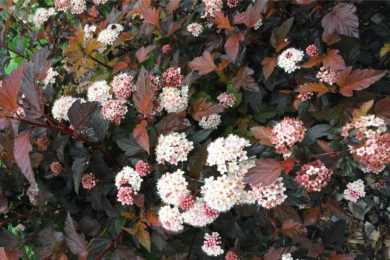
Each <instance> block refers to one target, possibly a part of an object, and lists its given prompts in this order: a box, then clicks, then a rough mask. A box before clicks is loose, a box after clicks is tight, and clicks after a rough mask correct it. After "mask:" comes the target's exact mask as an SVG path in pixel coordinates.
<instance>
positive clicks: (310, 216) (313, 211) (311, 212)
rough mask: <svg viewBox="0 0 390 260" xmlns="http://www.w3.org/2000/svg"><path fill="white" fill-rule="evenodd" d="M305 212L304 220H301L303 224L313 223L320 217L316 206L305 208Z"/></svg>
mask: <svg viewBox="0 0 390 260" xmlns="http://www.w3.org/2000/svg"><path fill="white" fill-rule="evenodd" d="M305 214H306V216H305V220H304V221H303V225H305V226H310V225H314V224H315V223H317V221H318V220H319V219H320V210H319V208H317V207H316V208H310V209H306V210H305Z"/></svg>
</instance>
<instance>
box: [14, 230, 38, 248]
mask: <svg viewBox="0 0 390 260" xmlns="http://www.w3.org/2000/svg"><path fill="white" fill-rule="evenodd" d="M39 233H40V232H37V233H36V234H35V235H33V236H31V237H29V238H28V239H26V241H25V242H24V243H23V245H21V246H20V247H19V249H22V248H23V247H24V246H25V245H27V244H28V243H30V242H31V241H32V240H34V239H35V238H36V237H37V236H38V235H39Z"/></svg>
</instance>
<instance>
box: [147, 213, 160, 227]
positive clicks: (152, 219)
mask: <svg viewBox="0 0 390 260" xmlns="http://www.w3.org/2000/svg"><path fill="white" fill-rule="evenodd" d="M146 223H148V226H149V227H150V226H157V227H161V226H162V224H161V222H160V220H159V219H158V217H156V215H154V212H153V211H149V210H148V214H147V215H146Z"/></svg>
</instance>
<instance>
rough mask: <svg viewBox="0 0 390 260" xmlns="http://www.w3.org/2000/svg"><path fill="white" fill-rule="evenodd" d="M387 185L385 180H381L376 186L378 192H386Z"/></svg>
mask: <svg viewBox="0 0 390 260" xmlns="http://www.w3.org/2000/svg"><path fill="white" fill-rule="evenodd" d="M386 187H387V185H386V182H385V181H384V180H379V183H377V184H375V189H377V190H384V189H386Z"/></svg>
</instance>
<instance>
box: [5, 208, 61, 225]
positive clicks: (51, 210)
mask: <svg viewBox="0 0 390 260" xmlns="http://www.w3.org/2000/svg"><path fill="white" fill-rule="evenodd" d="M57 210H64V208H55V209H45V210H44V212H43V213H47V212H54V211H57ZM40 214H42V212H34V213H30V214H27V215H19V216H16V217H13V218H5V219H1V220H0V224H2V223H7V222H9V221H13V220H18V219H23V218H28V217H32V216H37V215H40Z"/></svg>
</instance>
